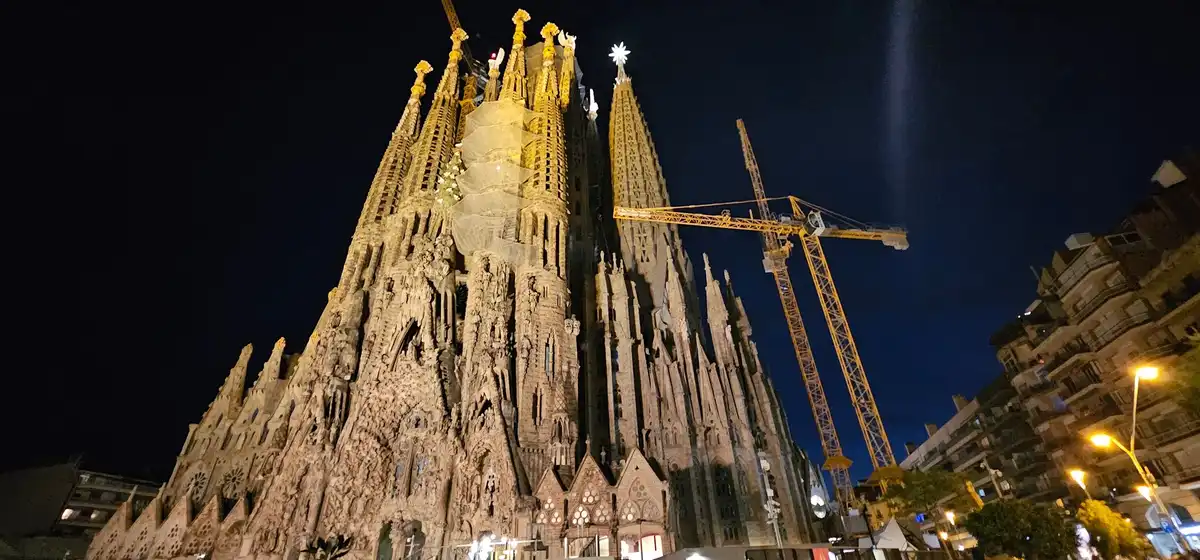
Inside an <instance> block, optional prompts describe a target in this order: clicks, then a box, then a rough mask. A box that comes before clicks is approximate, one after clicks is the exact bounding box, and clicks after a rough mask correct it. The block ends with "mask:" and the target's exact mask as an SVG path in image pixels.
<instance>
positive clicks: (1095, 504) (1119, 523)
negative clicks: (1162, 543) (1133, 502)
mask: <svg viewBox="0 0 1200 560" xmlns="http://www.w3.org/2000/svg"><path fill="white" fill-rule="evenodd" d="M1075 518H1076V519H1078V520H1079V522H1080V523H1082V524H1083V527H1084V528H1085V529H1087V530H1088V534H1089V535H1091V537H1092V546H1095V547H1096V550H1099V551H1100V554H1101V555H1103V556H1104V557H1105V558H1109V559H1114V558H1116V557H1117V556H1125V557H1129V558H1138V559H1140V558H1145V557H1146V551H1147V550H1149V548H1150V543H1148V542H1146V539H1143V538H1142V536H1141V535H1140V534H1138V532H1137V531H1136V530H1135V529H1134V528H1133V524H1132V523H1130V522H1128V521H1126V520H1125V518H1124V517H1121V516H1120V515H1118V514H1117V513H1116V512H1115V511H1113V510H1112V509H1109V507H1108V506H1107V505H1105V504H1104V502H1100V501H1098V500H1086V501H1084V502H1083V503H1082V504H1080V506H1079V510H1078V511H1076V512H1075Z"/></svg>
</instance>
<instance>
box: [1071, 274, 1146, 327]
mask: <svg viewBox="0 0 1200 560" xmlns="http://www.w3.org/2000/svg"><path fill="white" fill-rule="evenodd" d="M1135 289H1136V286H1134V285H1133V284H1132V283H1130V282H1121V283H1120V284H1117V285H1116V286H1110V287H1108V288H1105V289H1104V290H1101V291H1100V293H1098V294H1096V295H1094V296H1092V297H1091V298H1090V299H1088V300H1087V301H1084V302H1080V303H1079V304H1078V305H1076V306H1075V312H1074V313H1072V319H1073V320H1074V322H1075V323H1076V324H1078V323H1082V322H1083V321H1086V320H1087V318H1088V317H1091V316H1092V314H1093V313H1095V312H1096V310H1097V309H1100V307H1101V306H1103V305H1104V304H1105V303H1108V302H1109V301H1110V300H1112V299H1113V298H1115V297H1117V296H1119V295H1123V294H1129V293H1133V291H1134V290H1135Z"/></svg>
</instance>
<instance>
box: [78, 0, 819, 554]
mask: <svg viewBox="0 0 1200 560" xmlns="http://www.w3.org/2000/svg"><path fill="white" fill-rule="evenodd" d="M512 21H513V23H514V24H515V31H514V33H513V40H512V46H511V49H509V51H508V56H507V58H506V57H505V56H504V52H503V51H500V52H499V53H498V56H493V57H492V60H490V61H489V63H488V68H487V79H486V82H485V83H486V85H485V87H483V91H482V94H480V92H479V91H478V85H479V82H480V80H478V79H477V77H476V76H475V75H473V74H471V73H469V72H463V73H462V74H460V61H461V59H462V57H463V55H462V48H461V45H462V42H463V41H464V40H465V39H466V37H467V36H466V33H464V32H463V31H462V30H461V29H458V30H456V31H455V32H454V34H453V35H452V36H451V49H450V54H449V61H448V62H447V64H446V67H445V69H444V70H443V71H442V73H441V77H440V78H439V79H438V80H437V83H436V85H435V87H434V90H433V95H432V101H431V104H430V106H429V107H428V109H427V110H426V112H425V116H424V120H423V121H422V119H421V105H422V98H423V97H424V95H425V93H426V85H425V81H426V75H427V74H428V73H430V72H431V71H432V68H431V67H430V65H429V64H428V63H426V62H424V61H422V62H420V63H419V64H417V66H416V80H415V82H414V83H413V86H412V89H411V95H410V96H409V98H408V103H407V105H405V107H404V112H403V116H402V117H401V118H400V122H399V124H398V125H397V126H396V129H395V131H394V132H393V133H392V137H391V141H390V143H389V144H388V147H387V150H386V151H385V152H384V155H383V160H382V161H381V162H380V164H379V169H378V171H377V173H376V174H375V178H374V180H373V181H372V183H371V186H370V189H369V191H368V193H367V196H366V202H365V204H364V205H363V209H362V214H361V217H360V218H359V220H358V225H357V228H356V230H355V232H354V235H353V238H352V239H351V241H350V247H349V250H348V252H347V257H346V261H345V266H344V268H343V270H342V274H341V278H340V281H339V282H338V285H337V286H336V287H335V288H333V290H331V291H330V292H329V294H328V303H327V304H326V306H325V309H324V311H323V312H322V314H321V316H320V318H319V319H318V321H317V324H316V328H315V329H314V330H313V332H312V335H311V336H310V337H309V339H308V340H307V341H305V343H304V344H302V345H300V346H299V347H296V346H291V347H290V348H295V352H293V353H288V352H287V350H288V348H289V346H286V345H285V342H284V340H283V339H280V340H279V341H278V342H277V343H276V344H275V346H274V348H272V349H271V352H270V356H268V357H267V358H266V361H265V363H264V364H263V366H262V369H261V371H259V372H258V375H257V377H256V378H254V380H253V384H252V385H251V386H250V387H249V389H247V388H246V383H247V378H248V373H249V366H250V360H251V354H252V352H251V347H250V346H246V347H245V348H243V349H242V351H241V355H240V356H239V357H238V359H237V362H236V364H235V365H234V366H233V369H232V370H230V372H229V376H228V377H227V378H226V380H225V382H224V384H223V385H222V386H221V388H220V390H219V392H218V393H217V396H216V398H215V399H214V400H213V402H212V404H211V405H210V406H209V408H208V410H207V411H205V412H204V415H203V416H202V417H201V418H200V421H199V423H197V424H193V425H191V427H190V429H189V430H188V433H187V437H186V439H185V440H184V441H183V445H182V448H181V449H180V452H179V456H178V459H177V462H176V464H175V469H174V471H173V472H172V474H171V478H170V480H169V481H168V483H167V484H166V485H165V486H164V487H163V490H162V491H161V493H160V494H159V495H158V496H157V497H156V498H155V499H154V500H153V501H152V502H151V503H150V504H149V505H148V506H147V507H145V508H144V509H143V510H141V511H137V512H135V511H134V510H133V509H132V505H131V504H126V505H125V506H123V507H122V508H121V509H120V510H119V511H118V513H117V514H116V515H115V516H113V517H112V518H111V520H110V521H109V522H108V524H107V525H106V526H105V527H104V529H103V530H102V531H100V532H99V533H98V534H97V535H96V537H95V538H94V540H93V543H92V545H91V548H90V550H89V551H88V559H89V560H148V559H169V558H181V557H184V556H189V557H193V558H212V559H216V560H233V559H255V560H296V559H298V558H300V557H301V556H306V555H307V554H308V553H306V552H304V550H305V548H306V546H307V544H308V543H309V542H311V541H312V540H313V539H315V538H318V537H322V538H328V537H330V536H333V535H339V536H347V537H350V538H351V550H350V553H349V555H348V559H354V560H367V559H386V560H390V559H393V558H395V559H400V558H404V559H412V560H416V559H421V558H427V559H434V558H454V557H457V558H462V557H463V556H466V555H467V554H468V552H472V551H477V549H478V546H479V542H480V540H481V539H484V540H485V541H486V540H490V541H491V542H493V543H495V545H494V546H497V547H503V548H504V550H503V551H500V550H497V551H496V552H495V554H496V555H509V556H520V557H522V558H528V559H539V560H540V559H558V558H566V557H580V556H611V557H616V556H621V557H624V558H634V559H637V560H653V559H654V558H657V557H659V556H662V555H664V554H666V553H669V552H671V551H673V550H678V549H680V548H684V547H690V546H722V545H734V544H739V545H760V544H762V545H766V544H774V543H775V539H776V532H778V537H779V538H780V539H781V540H782V541H783V542H787V543H798V542H811V541H812V539H814V538H819V537H817V536H815V535H814V534H813V532H812V528H811V527H812V526H813V523H814V519H815V518H814V513H817V514H819V515H823V512H814V511H813V508H812V507H811V506H810V503H819V502H820V500H821V499H824V496H825V490H824V488H823V485H822V482H821V478H820V476H819V475H818V474H817V471H816V470H815V469H814V467H813V466H812V465H811V464H810V463H809V462H808V460H807V458H806V457H805V455H804V454H803V453H802V452H801V451H800V450H799V449H798V448H797V447H796V445H795V444H794V443H793V441H792V438H791V435H790V433H789V430H788V425H787V422H786V419H785V418H784V415H783V412H782V410H781V407H780V403H779V399H778V396H777V395H776V393H775V392H774V389H773V388H772V385H771V383H770V381H769V379H768V378H767V376H766V375H765V373H764V371H763V368H762V365H761V364H760V363H759V359H758V354H757V350H756V349H755V345H754V343H753V342H751V340H750V335H751V330H750V323H749V321H748V320H747V318H746V314H745V311H744V310H743V308H742V305H741V302H740V300H739V299H738V298H737V297H736V296H735V295H734V294H733V290H732V287H731V285H730V282H729V275H728V273H726V274H725V276H724V280H725V281H724V283H722V282H721V281H720V280H718V279H717V278H716V277H715V276H714V274H713V271H712V270H711V268H710V266H709V262H708V258H707V256H706V257H705V259H704V271H703V274H704V280H705V289H704V300H705V301H706V302H707V307H706V309H705V310H704V313H701V309H700V303H699V301H700V298H699V296H698V292H697V290H696V288H695V286H694V284H693V270H692V263H691V262H690V260H689V259H688V256H687V254H686V253H685V252H684V250H683V247H682V245H681V243H680V239H679V236H678V233H677V231H676V229H675V226H671V225H659V224H649V223H635V222H615V223H614V222H613V221H611V220H610V219H609V218H608V216H609V215H610V214H611V208H612V206H613V205H614V204H620V205H624V206H633V207H658V206H667V205H669V204H670V202H669V200H668V196H667V190H666V184H665V181H664V179H663V176H662V171H661V168H660V166H659V163H658V158H657V155H656V153H655V147H654V143H653V142H652V141H651V139H650V134H649V131H648V129H647V125H646V121H645V118H644V117H643V115H642V112H641V109H640V108H639V106H638V103H637V100H636V98H635V97H634V93H633V86H632V82H631V81H630V78H629V76H628V75H627V74H626V72H625V68H624V64H625V59H626V56H625V55H626V54H627V53H628V51H626V50H625V49H624V47H623V46H621V47H617V48H614V51H613V55H611V56H612V58H613V59H614V61H615V62H616V63H617V76H616V83H615V86H614V90H613V96H612V107H611V109H610V113H609V115H608V121H609V122H608V124H609V131H608V152H607V154H606V153H605V152H604V150H603V148H602V145H601V143H600V137H599V132H598V131H597V124H596V121H597V113H598V107H597V106H596V103H595V102H594V96H593V95H591V94H590V92H588V91H587V90H586V89H585V88H583V87H582V86H581V85H580V82H579V79H578V77H579V76H580V71H579V69H578V66H577V64H576V61H575V37H573V36H571V35H569V34H567V33H565V32H563V31H560V30H559V29H558V28H557V27H556V26H555V25H554V24H552V23H547V24H545V26H544V27H542V28H541V32H540V36H541V40H540V41H537V42H535V43H533V44H531V45H529V46H528V47H527V46H526V28H525V25H526V23H527V22H528V21H529V14H527V13H526V12H525V11H523V10H522V11H518V12H517V13H516V15H514V16H513V19H512ZM502 67H503V68H502ZM702 317H703V318H702ZM705 322H706V323H707V325H705V324H704V323H705ZM705 327H707V328H705ZM472 543H475V546H476V548H475V549H472V548H471V546H472ZM475 556H476V557H478V555H475Z"/></svg>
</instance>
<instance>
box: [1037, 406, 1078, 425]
mask: <svg viewBox="0 0 1200 560" xmlns="http://www.w3.org/2000/svg"><path fill="white" fill-rule="evenodd" d="M1070 415H1071V412H1070V411H1068V410H1065V409H1064V410H1038V411H1036V412H1034V413H1033V414H1031V415H1030V417H1029V423H1030V424H1031V425H1032V426H1033V427H1035V428H1036V427H1039V426H1041V425H1042V424H1046V423H1048V422H1051V421H1053V420H1057V419H1060V418H1063V419H1065V418H1067V417H1068V416H1070Z"/></svg>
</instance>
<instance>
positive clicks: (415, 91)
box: [410, 60, 433, 99]
mask: <svg viewBox="0 0 1200 560" xmlns="http://www.w3.org/2000/svg"><path fill="white" fill-rule="evenodd" d="M413 71H414V72H416V73H417V79H416V80H413V85H412V89H411V90H410V91H411V92H412V98H413V99H417V98H420V97H421V96H422V95H425V75H426V74H428V73H430V72H433V67H432V66H430V65H429V63H428V62H425V61H424V60H422V61H421V62H418V63H417V67H416V68H413Z"/></svg>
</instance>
